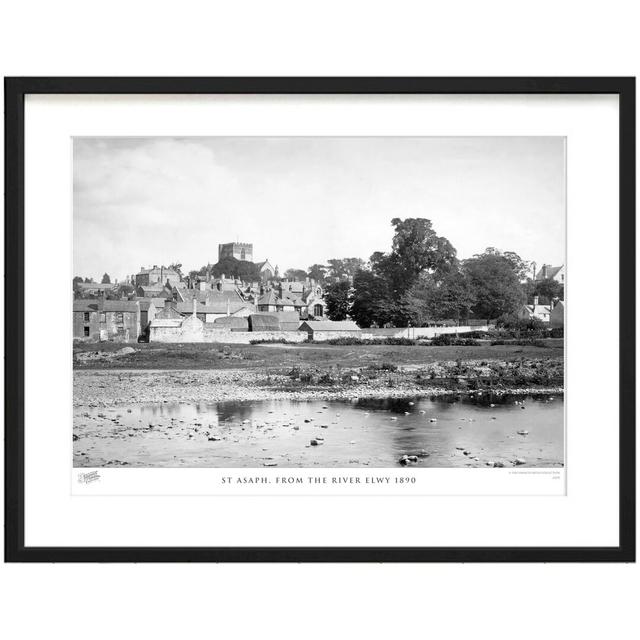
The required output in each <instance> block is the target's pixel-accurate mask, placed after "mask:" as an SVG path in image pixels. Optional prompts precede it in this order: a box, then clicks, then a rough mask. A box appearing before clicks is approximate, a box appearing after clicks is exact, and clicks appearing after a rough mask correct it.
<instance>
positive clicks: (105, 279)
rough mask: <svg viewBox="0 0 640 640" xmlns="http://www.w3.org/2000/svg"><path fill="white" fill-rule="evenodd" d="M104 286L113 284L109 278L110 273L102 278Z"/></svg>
mask: <svg viewBox="0 0 640 640" xmlns="http://www.w3.org/2000/svg"><path fill="white" fill-rule="evenodd" d="M102 284H111V278H110V277H109V274H108V273H105V274H104V275H103V276H102Z"/></svg>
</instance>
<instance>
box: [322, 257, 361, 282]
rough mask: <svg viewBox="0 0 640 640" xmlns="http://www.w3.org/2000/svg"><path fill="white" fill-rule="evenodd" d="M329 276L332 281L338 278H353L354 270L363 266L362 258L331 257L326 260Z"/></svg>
mask: <svg viewBox="0 0 640 640" xmlns="http://www.w3.org/2000/svg"><path fill="white" fill-rule="evenodd" d="M327 266H328V269H329V274H328V275H329V278H331V279H332V280H333V281H334V282H336V281H338V280H353V277H354V276H355V274H356V271H359V270H360V269H363V268H364V266H365V265H364V260H362V259H361V258H341V259H338V258H332V259H331V260H327Z"/></svg>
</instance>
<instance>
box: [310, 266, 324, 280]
mask: <svg viewBox="0 0 640 640" xmlns="http://www.w3.org/2000/svg"><path fill="white" fill-rule="evenodd" d="M327 271H328V268H327V267H326V266H325V265H323V264H312V265H311V266H310V267H309V269H307V275H308V276H309V277H310V278H311V279H312V280H315V281H316V282H324V279H325V277H326V275H327Z"/></svg>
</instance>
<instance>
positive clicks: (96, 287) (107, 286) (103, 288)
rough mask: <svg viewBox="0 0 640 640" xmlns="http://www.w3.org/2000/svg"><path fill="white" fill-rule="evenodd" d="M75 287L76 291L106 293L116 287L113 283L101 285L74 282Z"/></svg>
mask: <svg viewBox="0 0 640 640" xmlns="http://www.w3.org/2000/svg"><path fill="white" fill-rule="evenodd" d="M75 286H76V287H77V288H78V289H89V290H91V289H93V290H95V291H108V290H110V289H115V288H116V287H117V286H118V285H117V284H115V283H113V282H108V283H106V284H102V283H101V282H76V284H75Z"/></svg>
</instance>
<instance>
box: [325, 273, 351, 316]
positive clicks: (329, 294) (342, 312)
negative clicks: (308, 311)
mask: <svg viewBox="0 0 640 640" xmlns="http://www.w3.org/2000/svg"><path fill="white" fill-rule="evenodd" d="M350 292H351V285H350V284H349V282H348V281H347V280H340V281H338V282H334V283H332V284H330V285H328V286H327V288H326V289H325V295H324V299H325V301H326V303H327V316H328V317H329V320H346V319H347V316H348V315H349V307H350Z"/></svg>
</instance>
